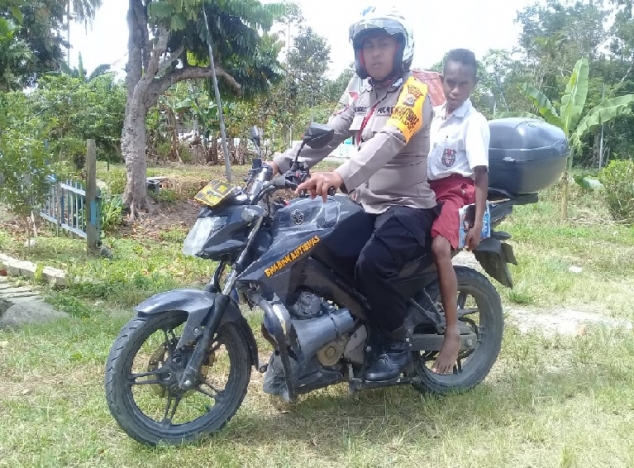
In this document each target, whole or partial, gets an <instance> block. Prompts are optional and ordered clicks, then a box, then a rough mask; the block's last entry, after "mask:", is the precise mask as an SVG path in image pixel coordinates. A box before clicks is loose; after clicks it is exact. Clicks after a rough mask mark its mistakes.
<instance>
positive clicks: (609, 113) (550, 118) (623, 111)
mask: <svg viewBox="0 0 634 468" xmlns="http://www.w3.org/2000/svg"><path fill="white" fill-rule="evenodd" d="M589 73H590V67H589V65H588V59H587V58H581V59H579V60H578V61H577V63H576V64H575V67H574V69H573V71H572V74H571V75H570V79H569V81H568V84H567V85H566V90H565V91H564V94H563V96H562V97H561V104H560V106H559V109H557V108H556V107H555V105H554V104H553V103H552V102H551V101H550V100H549V99H548V98H547V97H546V96H545V95H544V94H543V93H542V92H541V91H539V90H538V89H537V88H535V87H534V86H532V85H531V84H528V83H525V84H523V85H521V86H520V89H521V90H522V92H523V93H524V94H525V95H526V97H527V98H528V99H529V100H530V101H531V102H532V103H533V105H534V106H535V108H536V109H537V112H538V115H537V114H532V113H527V112H522V113H518V112H505V113H501V114H498V115H497V116H496V117H497V118H503V117H530V118H535V119H540V120H544V121H546V122H548V123H549V124H551V125H554V126H556V127H559V128H560V129H562V130H563V132H564V133H565V135H566V138H568V141H569V143H570V147H571V152H570V154H569V155H568V160H567V164H566V170H565V171H564V175H563V179H564V184H563V195H562V204H561V216H562V218H563V219H567V218H568V180H569V174H570V172H571V169H572V161H573V157H574V154H575V152H577V151H579V150H580V148H581V141H582V139H583V137H584V136H585V135H586V133H588V132H589V131H591V130H593V129H594V128H595V127H597V126H599V125H603V124H605V123H608V122H609V121H611V120H612V119H615V118H617V117H621V116H623V115H628V114H631V113H632V104H633V103H634V94H627V95H625V96H618V97H615V98H611V99H606V100H605V101H603V102H602V103H601V104H599V105H597V106H595V107H593V108H592V109H590V110H589V111H587V112H585V115H584V109H585V106H586V99H587V97H588V87H589V82H590V78H589ZM582 116H583V118H582Z"/></svg>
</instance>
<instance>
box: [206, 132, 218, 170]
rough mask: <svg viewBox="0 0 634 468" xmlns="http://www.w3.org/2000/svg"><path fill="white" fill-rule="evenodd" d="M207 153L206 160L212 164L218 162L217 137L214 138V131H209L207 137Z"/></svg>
mask: <svg viewBox="0 0 634 468" xmlns="http://www.w3.org/2000/svg"><path fill="white" fill-rule="evenodd" d="M209 143H210V145H209V153H208V157H207V162H209V163H211V164H213V165H214V166H215V165H216V164H218V138H216V134H215V133H213V132H212V133H211V136H210V138H209Z"/></svg>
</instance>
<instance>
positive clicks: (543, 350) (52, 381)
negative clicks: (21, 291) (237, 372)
mask: <svg viewBox="0 0 634 468" xmlns="http://www.w3.org/2000/svg"><path fill="white" fill-rule="evenodd" d="M128 316H129V314H122V313H120V312H119V313H116V314H114V315H113V314H105V313H99V312H96V313H94V314H93V315H92V316H90V317H88V318H83V319H82V318H71V319H68V320H65V321H61V322H58V323H56V324H52V325H49V326H46V327H42V326H40V327H29V328H26V329H23V330H22V331H19V332H15V333H7V332H0V342H4V344H3V345H2V347H0V375H2V376H3V378H2V380H0V417H2V421H3V424H2V425H0V453H2V454H3V456H2V458H0V466H7V467H9V466H10V467H14V466H24V467H35V466H47V467H48V466H117V467H118V466H125V467H137V466H138V467H145V466H158V467H163V466H165V467H168V466H212V467H215V466H235V467H242V466H262V467H268V466H271V467H272V466H353V467H357V466H359V467H361V466H364V467H365V466H367V467H374V466H412V467H414V466H456V467H461V466H469V467H475V468H477V467H491V466H514V467H518V468H519V467H537V466H538V467H561V466H566V467H585V466H597V467H600V466H610V467H626V466H632V464H634V440H633V439H632V438H631V428H632V423H633V421H632V414H633V411H634V405H633V404H632V402H633V401H634V340H632V336H631V334H629V333H609V334H608V333H605V332H603V331H601V330H596V331H593V332H591V333H588V334H587V335H585V336H583V337H578V338H574V339H573V338H571V339H562V338H559V339H545V338H540V337H538V336H534V335H520V334H518V333H517V332H516V331H515V330H514V329H513V328H508V329H507V332H506V335H505V340H504V344H503V349H502V354H501V357H500V359H499V361H498V363H497V364H496V366H495V368H494V371H493V373H492V374H491V376H490V377H489V378H488V379H487V381H486V382H485V383H483V384H482V385H480V386H479V387H477V388H476V389H475V390H473V391H471V392H469V393H467V394H463V395H455V396H449V397H445V398H435V397H429V396H422V395H420V394H418V393H416V392H415V391H414V390H413V389H411V388H409V387H407V388H405V387H403V388H396V389H388V390H379V391H371V392H367V393H363V394H361V396H360V398H359V400H358V401H354V400H352V399H350V398H349V397H348V396H347V389H346V387H345V386H344V385H339V386H336V387H332V388H330V389H328V390H323V391H318V392H315V393H313V394H310V395H308V396H305V397H302V398H301V399H300V401H299V402H298V403H297V404H295V405H293V406H288V405H279V404H276V402H274V401H272V400H271V399H270V398H269V397H268V396H267V395H265V394H264V393H263V392H262V390H261V376H260V375H259V374H257V373H256V374H254V375H253V377H252V382H251V385H250V387H249V393H248V395H247V398H246V399H245V402H244V404H243V406H242V408H241V409H240V410H239V412H238V413H237V415H236V416H235V418H234V419H233V420H232V421H231V422H230V423H229V424H228V426H227V427H226V428H225V430H224V431H222V432H221V433H220V434H218V435H217V436H215V437H213V438H210V439H206V440H204V441H202V442H201V443H199V444H196V445H191V446H186V447H181V448H157V449H149V448H146V447H143V446H141V445H139V444H137V443H136V442H134V441H132V440H131V439H129V438H128V437H127V436H126V435H125V434H124V433H123V432H122V431H121V430H120V429H119V428H118V426H117V425H116V423H115V421H114V419H113V418H112V417H111V416H110V414H109V412H108V409H107V407H106V404H105V399H104V392H103V371H104V361H105V359H106V356H107V353H108V350H109V347H110V345H111V343H112V341H113V338H114V336H115V335H116V334H117V332H118V331H119V328H120V327H121V326H122V325H123V324H124V322H125V321H126V320H127V318H128ZM250 321H251V322H252V325H253V326H254V327H255V325H256V324H257V317H254V318H253V319H252V320H250ZM260 344H261V345H262V343H261V342H260Z"/></svg>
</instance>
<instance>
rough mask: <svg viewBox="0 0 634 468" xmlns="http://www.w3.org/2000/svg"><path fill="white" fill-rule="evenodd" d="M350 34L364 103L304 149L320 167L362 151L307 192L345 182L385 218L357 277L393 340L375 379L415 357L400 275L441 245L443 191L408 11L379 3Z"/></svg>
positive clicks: (318, 176)
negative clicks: (433, 177) (431, 174)
mask: <svg viewBox="0 0 634 468" xmlns="http://www.w3.org/2000/svg"><path fill="white" fill-rule="evenodd" d="M350 40H351V42H352V45H353V48H354V53H355V65H356V72H357V74H358V75H359V77H360V78H361V79H363V80H365V79H366V78H369V80H367V84H366V85H365V86H364V87H363V89H362V90H361V92H360V94H359V96H358V97H357V99H356V100H355V102H354V103H353V104H351V105H349V106H345V107H344V108H343V109H342V110H341V111H339V112H338V113H337V114H336V115H334V116H333V117H332V118H331V119H330V120H329V122H328V125H329V126H330V127H331V128H333V129H334V131H335V132H334V138H333V140H332V142H331V143H330V144H329V145H328V146H327V147H326V148H323V149H319V150H317V149H310V148H305V149H304V150H303V152H302V156H303V157H304V159H305V161H306V163H307V164H308V166H309V167H310V166H313V165H315V164H316V163H317V162H319V161H321V160H322V159H323V158H325V157H326V156H328V155H329V154H330V153H331V152H332V151H333V150H334V149H335V148H337V146H338V145H339V144H341V143H342V142H343V141H344V140H345V139H347V138H349V137H350V136H353V135H354V136H356V140H357V141H358V142H359V146H358V151H357V152H356V153H355V154H354V155H353V156H352V157H351V158H350V159H349V160H347V161H346V162H345V163H344V164H342V165H341V166H340V167H339V168H337V169H336V170H335V171H334V172H322V173H314V174H312V177H311V178H310V179H309V180H308V181H306V182H305V183H303V184H302V185H300V186H299V187H298V190H302V189H306V190H308V191H310V193H311V195H312V197H313V198H314V197H316V196H322V197H323V198H324V201H325V200H326V196H327V193H328V189H329V188H330V187H334V188H336V189H341V190H342V191H343V192H346V193H348V194H350V196H351V197H352V198H353V199H354V200H356V201H357V202H358V203H360V204H361V205H362V206H363V208H364V209H365V211H366V212H368V213H370V214H372V215H373V216H374V217H375V219H376V221H375V230H374V233H373V235H372V237H371V238H370V240H369V241H368V242H367V244H366V245H365V247H364V248H363V250H362V252H361V255H360V257H359V259H358V262H357V265H356V269H355V276H356V281H357V282H358V287H359V289H360V290H361V292H362V293H363V294H364V295H365V297H366V298H367V300H368V302H369V305H370V308H371V315H370V319H371V320H372V321H373V322H374V324H375V325H376V326H377V327H378V328H379V329H380V331H381V332H382V333H383V334H384V335H385V338H386V339H385V340H383V341H384V342H385V344H384V346H383V348H382V350H381V353H380V354H379V357H378V359H377V361H376V362H374V363H372V365H370V366H369V368H368V370H367V371H366V375H365V378H366V380H370V381H385V380H391V379H394V378H397V377H398V376H399V375H400V373H401V372H402V371H403V369H404V368H405V367H406V366H407V365H408V364H409V363H411V352H410V350H409V344H408V342H407V336H406V329H405V326H404V319H405V315H406V301H407V300H408V299H409V298H408V297H405V296H404V295H403V293H402V292H401V291H399V288H398V285H397V284H395V283H394V280H395V279H396V277H397V276H398V273H399V271H400V270H401V269H402V267H403V266H404V265H405V263H407V262H408V261H410V260H413V259H415V258H417V257H419V256H420V255H422V254H424V253H427V252H429V251H430V248H431V246H430V242H429V239H428V236H429V232H430V229H431V224H432V222H433V220H434V219H435V217H436V199H435V196H434V193H433V191H432V190H431V189H430V187H429V184H428V182H427V153H428V152H429V127H430V124H431V121H432V112H433V111H432V105H431V101H430V97H429V96H428V93H427V86H426V85H425V84H424V83H422V82H420V81H419V80H417V79H416V78H415V77H414V76H413V75H412V73H411V72H410V66H411V64H412V58H413V53H414V40H413V35H412V31H411V29H410V28H409V27H408V26H407V25H406V21H405V19H404V17H403V16H402V15H400V14H399V13H397V12H395V11H393V10H385V11H382V10H380V9H379V8H374V7H372V8H369V9H367V10H366V11H365V12H364V14H363V15H362V17H361V19H360V20H359V21H357V22H356V23H354V24H353V25H352V26H351V27H350ZM297 150H298V148H297V147H295V148H292V149H290V150H288V151H287V152H285V153H284V154H281V155H278V156H276V157H274V159H273V162H272V163H269V164H270V165H271V166H272V167H273V170H274V172H277V171H280V172H282V173H284V172H286V171H287V170H289V169H290V165H291V162H292V160H293V159H294V155H295V154H297Z"/></svg>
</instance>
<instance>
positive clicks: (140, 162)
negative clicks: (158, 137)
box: [121, 0, 241, 218]
mask: <svg viewBox="0 0 634 468" xmlns="http://www.w3.org/2000/svg"><path fill="white" fill-rule="evenodd" d="M127 20H128V31H129V37H128V66H127V75H126V87H127V93H128V99H127V102H126V109H125V120H124V125H123V132H122V136H121V150H122V153H123V157H124V159H125V164H126V172H127V176H128V179H127V182H126V188H125V191H124V194H123V203H124V206H126V207H128V208H130V210H131V212H130V215H131V217H133V218H134V217H135V215H136V213H135V211H136V212H139V211H147V209H148V206H149V205H148V200H147V182H146V176H147V155H146V145H147V140H146V137H147V135H146V130H145V121H146V117H147V113H148V110H149V109H150V107H152V106H153V105H154V104H156V103H157V101H158V98H159V96H160V95H161V94H163V93H164V92H165V91H167V90H168V89H169V87H170V86H172V85H174V84H176V83H178V82H179V81H184V80H189V79H201V78H209V77H211V76H212V70H211V69H210V68H202V67H182V68H179V69H176V70H169V69H170V68H171V65H172V64H173V63H174V62H175V61H176V60H183V54H184V53H185V49H184V48H182V47H181V48H180V49H178V50H176V51H171V53H170V54H169V55H168V56H167V57H166V58H163V57H164V55H165V52H166V50H167V43H168V41H169V37H170V31H169V30H168V29H166V28H161V27H159V28H158V29H157V30H154V31H153V41H152V42H150V39H149V27H148V16H147V6H146V5H145V4H144V2H143V1H142V0H129V3H128V16H127ZM162 58H163V60H161V59H162ZM168 70H169V71H168ZM215 73H216V74H217V75H218V76H221V77H222V78H224V79H225V80H226V81H227V82H228V83H229V84H230V85H231V86H232V87H233V88H234V89H235V90H236V91H237V92H238V93H240V91H241V89H240V85H239V84H238V83H237V82H236V80H235V79H234V78H233V77H232V76H231V75H229V74H228V73H227V72H226V71H225V70H224V69H222V67H219V66H216V67H215Z"/></svg>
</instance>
